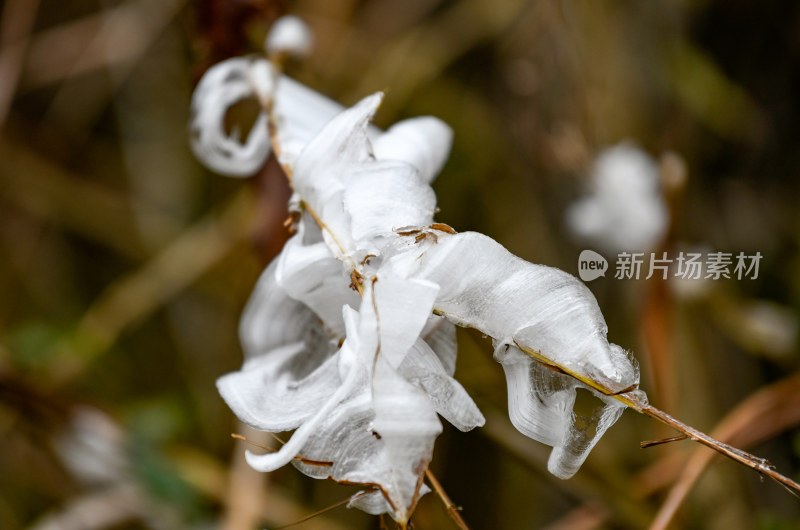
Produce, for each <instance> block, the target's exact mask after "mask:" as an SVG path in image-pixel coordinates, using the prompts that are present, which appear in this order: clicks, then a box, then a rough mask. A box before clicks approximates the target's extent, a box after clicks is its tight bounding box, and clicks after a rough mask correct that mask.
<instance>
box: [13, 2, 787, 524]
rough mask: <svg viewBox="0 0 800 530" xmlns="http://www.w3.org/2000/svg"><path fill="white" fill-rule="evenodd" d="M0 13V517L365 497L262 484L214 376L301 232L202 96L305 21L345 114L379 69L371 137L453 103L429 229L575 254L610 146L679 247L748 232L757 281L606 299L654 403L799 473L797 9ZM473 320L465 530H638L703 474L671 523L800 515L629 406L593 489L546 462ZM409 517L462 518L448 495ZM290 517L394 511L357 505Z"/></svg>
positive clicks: (48, 8)
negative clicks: (207, 159)
mask: <svg viewBox="0 0 800 530" xmlns="http://www.w3.org/2000/svg"><path fill="white" fill-rule="evenodd" d="M0 5H2V8H1V10H0V131H1V134H0V300H1V301H2V303H1V304H0V529H2V530H17V529H22V528H31V529H36V530H42V529H47V530H55V529H60V530H67V529H81V530H84V529H112V528H113V529H135V528H153V529H166V530H174V529H212V528H222V529H225V530H249V529H253V528H265V527H266V528H275V527H278V526H281V525H285V524H289V523H292V522H295V521H298V520H300V519H302V518H303V517H304V516H306V515H309V514H311V513H313V512H314V511H316V510H319V509H322V508H324V507H326V506H329V505H331V504H333V503H335V502H337V501H339V500H341V499H344V498H346V497H347V495H349V494H351V493H353V491H355V490H352V489H349V488H346V487H343V486H338V485H336V484H333V483H326V482H320V481H313V480H312V479H308V478H306V477H304V476H302V475H300V474H299V473H298V472H297V471H295V470H294V469H292V468H286V469H282V470H280V471H278V472H275V473H273V474H270V475H269V476H266V475H261V474H257V473H254V472H251V471H250V470H249V469H248V468H247V467H246V466H245V465H243V463H242V459H241V455H242V452H243V450H244V446H243V445H241V444H240V443H234V440H232V439H231V438H230V433H232V432H240V431H241V430H242V428H241V426H239V425H237V424H236V423H235V421H234V419H233V417H232V414H231V413H230V412H229V410H228V409H227V407H226V406H225V404H224V403H223V402H222V400H221V399H220V398H219V396H218V394H217V392H216V389H215V386H214V381H215V379H216V378H217V377H219V376H220V375H222V374H223V373H225V372H228V371H231V370H234V369H236V368H238V366H239V364H240V362H241V352H240V347H239V345H238V340H237V320H238V317H239V314H240V312H241V309H242V307H243V304H244V303H245V301H246V300H247V297H248V295H249V292H250V290H251V289H252V286H253V284H254V282H255V280H256V278H257V276H258V274H259V272H260V270H261V269H262V268H263V267H264V265H265V263H266V262H267V261H268V260H269V259H270V257H271V256H273V255H274V254H275V253H276V252H277V251H278V250H279V249H280V247H281V245H282V244H283V242H284V241H285V239H286V237H287V234H286V232H285V230H284V229H283V228H282V226H281V223H282V221H283V219H284V218H285V215H286V211H285V202H286V198H287V189H286V185H285V183H284V182H283V180H282V178H281V176H280V175H279V174H278V173H277V172H276V171H274V170H273V169H270V168H269V167H268V168H265V170H264V171H262V172H261V173H260V174H259V175H257V176H256V177H255V178H253V179H250V180H237V179H228V178H224V177H221V176H217V175H214V174H212V173H210V172H209V171H207V170H205V169H204V168H203V167H202V166H201V165H200V164H199V163H198V162H196V161H195V160H194V158H193V157H192V155H191V153H190V150H189V148H188V134H187V127H186V124H187V120H188V117H189V100H190V97H191V92H192V89H193V86H194V84H195V83H196V82H197V80H198V79H199V77H200V75H202V72H203V71H204V70H205V69H206V68H207V67H208V66H210V65H212V64H214V63H215V62H217V61H220V60H223V59H225V58H228V57H232V56H236V55H241V54H246V53H258V52H259V50H260V49H261V43H262V41H263V38H264V36H265V34H266V31H267V29H268V27H269V25H270V24H271V22H272V21H274V20H275V18H276V17H278V16H280V15H281V14H283V13H287V12H291V13H293V14H296V15H299V16H301V17H303V18H304V19H305V20H306V21H307V22H308V24H309V25H310V26H311V27H312V29H313V32H314V34H315V37H316V46H315V51H314V53H313V54H312V56H311V57H310V58H309V59H307V60H305V61H303V62H298V63H296V64H290V65H289V69H288V70H289V73H290V74H291V75H293V76H295V77H296V78H298V79H300V80H302V81H304V82H305V83H306V84H308V85H309V86H311V87H314V88H316V89H318V90H320V91H321V92H323V93H326V94H328V95H330V96H332V97H335V98H336V99H339V100H340V101H342V102H343V103H345V104H351V103H354V102H355V101H357V100H358V99H360V98H361V97H362V96H365V95H367V94H369V93H371V92H373V91H376V90H380V89H387V90H388V96H387V98H386V100H385V104H384V106H383V107H382V109H381V111H380V113H379V115H378V117H377V122H378V125H381V126H387V125H389V124H391V123H393V122H394V121H396V120H398V119H401V118H403V117H407V116H415V115H421V114H433V115H436V116H438V117H440V118H442V119H443V120H445V121H446V122H448V123H449V124H450V125H451V126H452V127H453V129H454V130H455V144H454V147H453V152H452V155H451V158H450V161H449V162H448V164H447V166H446V167H445V170H444V171H443V173H442V175H441V176H440V177H439V179H438V180H437V182H436V183H435V189H436V191H437V194H438V196H439V205H440V208H441V213H440V214H439V218H440V219H441V220H442V221H444V222H447V223H449V224H451V225H452V226H454V227H455V228H456V229H458V230H479V231H481V232H484V233H486V234H488V235H490V236H492V237H494V238H495V239H497V240H498V241H500V242H501V243H503V244H504V245H505V246H507V247H508V248H509V249H510V250H512V251H513V252H515V253H516V254H519V255H521V256H523V257H525V258H526V259H529V260H531V261H535V262H538V263H546V264H549V265H553V266H558V267H561V268H563V269H565V270H567V271H569V272H572V273H575V272H577V270H576V261H577V256H578V253H579V251H580V249H581V248H582V245H581V243H580V242H577V241H575V240H574V238H572V237H571V236H570V234H569V232H568V230H567V229H566V226H565V223H564V211H565V209H566V208H567V206H568V205H569V204H570V203H571V202H572V201H574V200H575V199H576V198H577V197H579V196H580V195H581V193H582V191H583V190H584V189H585V185H586V182H585V180H586V175H587V174H588V171H589V168H590V166H591V161H592V159H593V158H594V156H595V155H596V154H597V153H598V152H599V151H600V150H601V149H603V148H605V147H608V146H611V145H614V144H616V143H618V142H620V141H624V140H628V141H633V142H636V143H637V144H638V145H639V146H641V147H642V148H643V149H645V150H646V151H648V152H649V153H650V154H651V155H653V156H654V157H656V158H657V159H658V158H659V157H661V156H662V155H664V154H665V153H673V154H676V155H677V157H678V158H675V157H674V156H673V157H672V158H669V159H668V160H671V162H672V163H671V164H666V165H665V169H664V172H663V175H662V176H663V177H664V179H665V182H667V183H669V186H668V188H669V192H670V194H669V198H670V208H671V218H672V225H671V230H670V235H669V238H668V240H667V241H665V242H664V244H663V247H664V249H665V250H668V251H670V252H676V251H678V250H680V249H684V248H693V247H701V248H707V249H713V250H722V251H729V252H738V251H745V252H749V253H752V252H755V251H760V252H761V253H762V254H763V255H764V259H763V261H762V263H761V270H760V274H759V278H758V279H757V280H750V281H735V280H730V281H719V282H713V284H712V285H705V286H704V287H703V288H700V289H688V290H687V289H673V288H672V286H670V285H668V284H667V283H666V282H662V281H657V280H653V281H644V280H639V281H621V280H615V279H613V277H611V275H609V276H608V277H606V278H605V279H600V280H597V281H595V282H593V283H592V284H590V287H591V289H592V290H593V291H594V292H595V294H596V295H597V297H598V300H599V302H600V304H601V306H602V308H603V310H604V313H605V315H606V319H607V321H608V323H609V328H610V333H609V336H610V339H611V340H613V341H614V342H617V343H619V344H621V345H623V346H624V347H626V348H628V349H631V350H632V351H634V352H635V354H636V356H637V357H638V358H639V359H640V361H641V364H642V367H643V388H644V389H645V390H647V391H648V393H649V394H650V397H651V400H652V401H653V402H654V403H655V404H656V405H658V406H660V407H662V408H664V409H666V410H669V411H670V412H672V413H674V415H676V416H678V417H680V418H682V419H683V420H685V421H687V422H689V423H690V424H693V425H695V426H697V427H698V428H701V429H703V430H706V431H707V432H712V431H713V432H714V433H716V434H718V435H719V436H721V437H724V438H726V439H730V440H732V441H734V442H735V443H736V444H739V445H740V446H742V447H746V448H748V449H751V450H752V451H754V452H755V453H757V454H759V455H761V456H764V457H767V458H769V459H770V460H771V461H772V462H773V463H774V464H775V465H776V466H777V467H778V468H779V469H780V470H781V471H782V472H784V473H785V474H787V475H788V476H791V477H793V478H795V479H798V478H800V430H798V425H800V377H798V376H797V375H796V374H797V370H798V365H800V357H798V347H797V326H798V323H797V318H798V316H800V313H799V312H798V310H800V253H799V252H798V250H799V248H798V247H799V244H800V222H799V221H800V217H798V214H797V197H798V196H799V194H798V191H800V190H799V189H798V188H800V179H798V177H799V176H800V169H799V168H800V148H798V147H799V146H800V4H798V3H796V2H791V1H788V0H787V1H783V2H780V1H766V2H755V1H751V2H747V1H743V0H727V1H724V0H683V1H676V2H652V1H642V0H639V1H636V0H619V1H610V0H569V1H556V0H530V1H529V0H494V1H488V0H463V1H458V2H456V1H446V0H405V1H403V2H396V1H395V2H392V1H389V0H374V1H361V2H359V1H355V0H350V1H341V2H331V1H330V0H306V1H298V2H281V1H271V0H203V1H194V2H189V1H187V0H107V1H103V0H58V1H57V0H6V1H5V2H3V3H2V4H0ZM243 113H244V114H245V115H246V114H247V109H244V110H243ZM676 171H677V172H678V177H677V178H672V179H671V180H670V177H671V176H672V177H675V172H676ZM676 182H677V183H676ZM461 331H463V330H461ZM461 331H460V356H459V366H458V372H457V376H458V378H459V379H460V381H462V383H463V384H464V386H465V387H466V388H467V390H468V391H469V392H470V393H471V394H472V395H473V396H474V397H475V399H476V401H477V402H478V403H479V405H480V406H481V408H482V410H483V411H484V413H485V415H486V417H487V426H486V427H485V428H483V429H480V430H477V431H475V432H472V433H467V434H463V433H459V432H454V430H453V429H452V428H446V430H445V433H444V434H443V435H442V436H441V437H440V438H439V440H438V441H437V445H436V452H435V458H434V463H433V469H434V470H435V471H436V472H437V474H438V476H439V478H440V479H441V480H442V482H443V484H444V486H445V488H446V489H447V490H448V493H449V494H450V495H451V497H452V498H453V499H454V501H455V502H456V503H457V504H459V505H461V506H463V515H464V517H465V519H466V520H467V521H468V522H469V523H470V524H471V526H472V527H473V528H474V529H476V530H479V529H533V528H536V529H538V528H548V529H551V530H554V529H589V528H621V529H638V528H647V527H648V525H649V524H650V523H651V521H653V519H654V517H655V516H656V513H657V512H658V511H659V509H660V508H661V506H662V504H664V502H665V499H666V498H667V492H668V491H670V488H672V487H673V485H674V484H676V483H677V484H679V485H680V487H685V486H687V485H689V484H690V483H691V480H690V479H691V478H692V477H691V476H688V475H681V474H680V473H681V472H682V471H684V472H686V471H687V470H688V471H690V472H691V473H689V475H691V474H692V473H694V472H695V471H697V472H698V473H697V475H698V477H699V478H698V480H697V483H696V484H694V485H693V487H692V488H691V491H688V495H687V496H686V498H685V499H679V500H678V502H676V503H673V505H674V506H673V508H674V509H673V508H669V509H668V510H667V511H668V512H672V511H676V512H677V513H676V514H675V516H674V522H673V525H674V526H673V528H690V529H691V528H698V529H701V528H702V529H712V530H713V529H726V530H729V529H761V530H783V529H786V530H788V529H794V528H797V526H796V525H797V521H798V520H800V501H798V499H796V498H794V497H792V496H791V495H789V494H788V493H786V492H784V491H783V490H782V489H781V488H780V487H779V486H778V485H775V484H772V483H769V482H762V481H760V480H759V477H758V475H757V474H755V473H754V472H752V471H750V470H747V469H744V468H741V467H740V466H737V465H735V464H733V463H730V462H722V461H717V460H715V461H714V462H712V463H711V465H709V466H708V467H707V468H705V469H704V471H705V472H701V471H703V468H704V462H703V461H702V459H701V460H698V457H697V456H696V453H695V451H696V450H697V447H695V446H693V444H691V443H689V442H677V443H672V444H667V445H663V446H659V447H655V448H651V449H647V450H642V449H639V445H638V442H639V441H640V440H645V439H653V438H659V437H664V436H669V435H670V434H671V433H669V432H668V431H665V430H663V429H661V428H660V427H659V426H658V425H655V424H654V423H652V422H651V421H650V420H648V419H646V418H641V417H636V414H634V413H631V412H628V413H626V414H625V415H624V416H623V418H622V419H621V420H620V422H619V423H618V424H617V425H616V426H615V427H614V428H612V429H611V431H610V432H609V433H608V434H607V435H606V436H605V437H604V438H603V440H601V442H600V443H599V445H598V447H597V448H596V449H595V450H594V452H593V453H592V455H591V456H590V458H589V459H588V461H587V463H586V464H585V466H584V468H583V469H582V470H581V472H579V473H578V475H577V476H576V477H575V478H574V479H572V480H570V481H566V482H565V481H560V480H558V479H556V478H554V477H552V476H550V475H549V474H548V473H547V472H546V467H545V462H546V457H547V450H546V448H544V447H543V446H541V445H540V444H538V443H536V442H533V441H531V440H528V439H526V438H524V437H523V436H521V435H519V434H518V433H517V432H516V431H515V430H514V429H513V427H511V425H510V423H509V421H508V419H507V414H506V405H505V382H504V379H503V375H502V370H501V368H500V366H499V365H497V364H496V363H494V361H492V359H491V347H490V345H489V344H488V342H487V341H485V340H483V339H482V338H481V337H480V335H479V334H474V333H470V332H466V331H465V332H463V333H462V332H461ZM250 435H251V436H253V437H254V438H258V435H257V434H252V433H251V434H250ZM692 455H695V456H692ZM690 457H691V458H694V460H691V462H692V463H691V464H689V465H687V464H686V462H687V459H689V458H690ZM673 495H674V494H673ZM670 498H672V499H675V498H676V497H674V496H673V497H670ZM415 523H416V526H415V528H417V529H418V530H431V529H439V528H454V525H453V523H452V522H451V521H449V520H448V518H447V515H446V513H445V511H444V509H443V508H442V506H441V503H440V502H439V501H438V499H436V498H435V497H434V495H428V496H426V497H425V498H424V499H423V501H422V503H421V505H420V507H419V509H418V512H417V515H416V518H415ZM297 528H302V529H343V528H356V529H358V528H363V529H367V528H379V523H378V521H377V519H376V518H374V517H370V516H367V515H366V514H363V513H361V512H355V511H351V510H347V509H345V508H338V509H336V510H333V511H331V512H328V513H325V514H324V515H321V516H319V517H317V518H315V519H312V520H311V521H309V522H306V523H303V524H302V525H300V526H298V527H297Z"/></svg>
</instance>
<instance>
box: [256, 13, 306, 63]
mask: <svg viewBox="0 0 800 530" xmlns="http://www.w3.org/2000/svg"><path fill="white" fill-rule="evenodd" d="M313 43H314V38H313V36H312V35H311V30H310V29H309V28H308V26H307V25H306V23H305V22H303V21H302V20H301V19H299V18H298V17H295V16H292V15H287V16H284V17H281V18H279V19H278V20H277V21H276V22H275V24H274V25H273V26H272V29H271V30H270V32H269V35H267V40H266V42H265V43H264V48H266V50H267V53H268V54H278V53H287V54H289V55H294V56H297V57H305V56H306V55H308V54H309V53H311V47H312V45H313Z"/></svg>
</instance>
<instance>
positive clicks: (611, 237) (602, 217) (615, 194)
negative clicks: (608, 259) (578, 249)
mask: <svg viewBox="0 0 800 530" xmlns="http://www.w3.org/2000/svg"><path fill="white" fill-rule="evenodd" d="M590 186H591V192H590V194H589V195H588V196H586V197H584V198H582V199H579V200H578V201H576V202H575V203H574V204H573V205H572V206H571V207H570V209H569V210H568V211H567V225H568V226H569V228H570V230H572V232H573V233H574V234H575V235H577V236H578V237H579V238H580V239H582V240H585V241H587V242H589V243H593V244H595V245H597V246H598V247H600V248H602V249H604V250H607V251H609V252H619V251H647V250H651V249H654V248H655V247H656V246H657V245H658V244H659V242H660V241H661V240H662V239H663V238H664V235H665V234H666V231H667V227H668V223H669V212H668V210H667V206H666V203H665V201H664V197H663V194H662V191H661V185H660V182H659V170H658V166H657V165H656V163H655V162H654V161H653V160H652V159H651V158H650V156H648V155H647V154H646V153H645V152H643V151H642V150H640V149H639V148H637V147H635V146H633V145H630V144H626V143H623V144H619V145H617V146H615V147H611V148H609V149H606V150H604V151H602V152H601V153H600V155H599V156H598V157H597V159H596V160H595V162H594V167H593V168H592V171H591V174H590Z"/></svg>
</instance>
